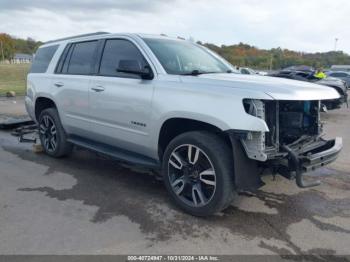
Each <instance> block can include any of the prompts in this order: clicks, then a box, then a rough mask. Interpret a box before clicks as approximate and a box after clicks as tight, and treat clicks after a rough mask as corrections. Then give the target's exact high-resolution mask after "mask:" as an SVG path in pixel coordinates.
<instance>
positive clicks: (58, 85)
mask: <svg viewBox="0 0 350 262" xmlns="http://www.w3.org/2000/svg"><path fill="white" fill-rule="evenodd" d="M54 85H55V86H56V87H62V86H64V84H63V83H62V82H56V83H55V84H54Z"/></svg>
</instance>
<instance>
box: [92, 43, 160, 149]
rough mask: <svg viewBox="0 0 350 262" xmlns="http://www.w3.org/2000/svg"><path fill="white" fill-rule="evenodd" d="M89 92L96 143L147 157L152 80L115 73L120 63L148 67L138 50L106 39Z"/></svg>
mask: <svg viewBox="0 0 350 262" xmlns="http://www.w3.org/2000/svg"><path fill="white" fill-rule="evenodd" d="M103 45H104V48H103V51H102V52H101V58H100V63H99V69H98V73H97V75H96V76H93V77H92V80H91V83H90V88H89V114H90V121H91V127H92V128H91V131H92V132H93V133H94V137H95V139H96V140H98V141H101V142H104V143H107V144H109V145H113V146H117V147H119V148H122V149H126V150H129V151H137V152H139V153H145V154H147V148H148V145H149V126H150V125H149V123H150V121H151V106H152V96H153V88H154V86H153V83H152V80H145V79H142V78H141V77H140V76H138V75H135V74H130V73H121V72H118V71H117V69H118V66H119V65H120V61H122V63H123V62H125V61H133V62H134V63H137V64H138V65H139V67H140V68H144V67H145V66H146V65H148V63H147V61H146V60H145V58H144V56H143V55H142V53H141V52H140V50H139V49H138V47H137V46H136V45H135V44H134V43H132V42H130V41H129V40H126V39H107V40H106V41H105V42H104V43H103Z"/></svg>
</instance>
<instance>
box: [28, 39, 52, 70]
mask: <svg viewBox="0 0 350 262" xmlns="http://www.w3.org/2000/svg"><path fill="white" fill-rule="evenodd" d="M57 48H58V45H52V46H48V47H42V48H39V49H38V51H37V52H36V54H35V56H34V60H33V64H32V67H31V69H30V73H45V72H46V70H47V68H48V66H49V64H50V62H51V59H52V57H53V55H54V54H55V52H56V50H57Z"/></svg>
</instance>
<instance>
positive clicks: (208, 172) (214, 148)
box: [162, 131, 234, 216]
mask: <svg viewBox="0 0 350 262" xmlns="http://www.w3.org/2000/svg"><path fill="white" fill-rule="evenodd" d="M162 173H163V177H164V183H165V186H166V188H167V190H168V192H169V193H170V196H171V198H172V199H173V200H174V202H175V203H176V204H177V205H178V206H179V207H180V208H182V209H183V210H185V211H186V212H188V213H190V214H192V215H195V216H209V215H213V214H215V213H217V212H219V211H222V210H223V209H225V208H226V207H227V206H229V204H230V203H231V202H232V200H233V196H234V184H233V159H232V153H231V151H230V148H229V147H228V145H227V144H226V143H225V142H224V140H223V139H221V138H220V137H218V136H217V135H215V134H212V133H209V132H206V131H193V132H187V133H184V134H181V135H179V136H177V137H176V138H174V139H173V140H172V141H171V142H170V143H169V145H168V146H167V148H166V150H165V153H164V156H163V163H162Z"/></svg>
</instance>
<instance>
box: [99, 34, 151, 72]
mask: <svg viewBox="0 0 350 262" xmlns="http://www.w3.org/2000/svg"><path fill="white" fill-rule="evenodd" d="M120 60H133V61H136V62H137V63H138V66H139V68H140V69H142V68H144V67H145V66H146V65H147V62H146V60H145V58H144V57H143V55H142V54H141V52H140V51H139V49H138V48H137V47H136V46H135V45H134V44H133V43H131V42H129V41H128V40H122V39H110V40H107V41H106V44H105V47H104V50H103V54H102V59H101V65H100V72H99V74H100V75H103V76H117V77H128V78H139V76H136V75H133V74H127V73H121V72H117V68H118V65H119V61H120Z"/></svg>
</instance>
